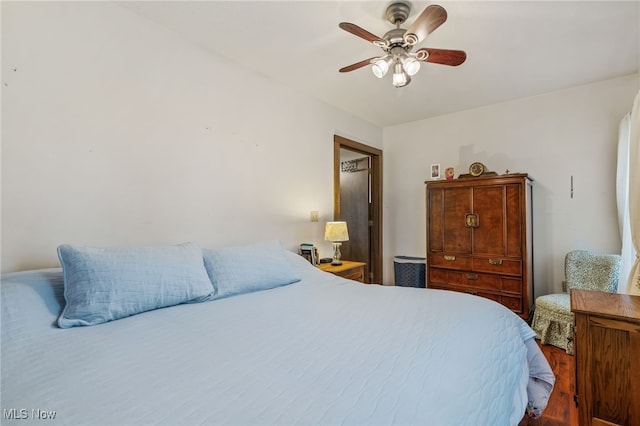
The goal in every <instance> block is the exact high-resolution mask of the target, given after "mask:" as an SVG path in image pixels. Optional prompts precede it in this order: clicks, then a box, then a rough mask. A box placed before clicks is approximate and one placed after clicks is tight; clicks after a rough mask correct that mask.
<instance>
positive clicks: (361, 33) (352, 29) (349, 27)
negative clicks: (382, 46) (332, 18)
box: [338, 22, 384, 43]
mask: <svg viewBox="0 0 640 426" xmlns="http://www.w3.org/2000/svg"><path fill="white" fill-rule="evenodd" d="M338 26H339V27H340V28H342V29H343V30H345V31H347V32H349V33H351V34H353V35H356V36H358V37H360V38H363V39H365V40H367V41H369V42H371V43H373V42H374V41H377V42H384V40H383V39H381V38H380V37H378V36H377V35H375V34H371V33H370V32H369V31H367V30H365V29H364V28H360V27H359V26H357V25H356V24H352V23H351V22H340V24H339V25H338Z"/></svg>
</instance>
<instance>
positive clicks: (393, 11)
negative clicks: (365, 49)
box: [339, 2, 467, 87]
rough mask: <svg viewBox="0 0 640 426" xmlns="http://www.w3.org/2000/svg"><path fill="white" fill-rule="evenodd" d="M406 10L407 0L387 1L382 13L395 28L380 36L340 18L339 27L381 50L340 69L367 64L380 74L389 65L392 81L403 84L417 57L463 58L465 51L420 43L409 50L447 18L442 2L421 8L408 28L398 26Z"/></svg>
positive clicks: (413, 70)
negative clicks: (418, 14) (384, 12)
mask: <svg viewBox="0 0 640 426" xmlns="http://www.w3.org/2000/svg"><path fill="white" fill-rule="evenodd" d="M410 11H411V6H410V4H409V3H406V2H395V3H391V4H390V5H389V6H388V7H387V11H386V14H385V16H386V18H387V20H388V21H389V22H391V23H392V24H394V25H395V26H396V28H394V29H392V30H390V31H388V32H387V33H386V34H385V35H384V36H383V37H378V36H376V35H375V34H371V33H370V32H369V31H367V30H365V29H363V28H360V27H359V26H357V25H356V24H352V23H350V22H341V23H340V25H339V27H340V28H342V29H343V30H345V31H347V32H349V33H351V34H353V35H356V36H358V37H360V38H363V39H365V40H367V41H369V42H371V43H373V44H374V45H376V46H378V47H379V48H381V49H382V50H383V51H384V55H383V56H376V57H373V58H369V59H365V60H363V61H360V62H356V63H355V64H352V65H349V66H346V67H344V68H341V69H340V72H349V71H353V70H357V69H359V68H362V67H364V66H367V65H369V64H371V65H372V67H371V70H372V71H373V74H374V75H375V76H376V77H378V78H382V77H384V76H385V75H386V74H387V72H388V71H389V70H390V69H392V72H393V85H394V86H395V87H404V86H406V85H407V84H409V83H410V82H411V76H413V75H415V74H416V73H417V72H418V70H419V69H420V62H421V61H422V62H432V63H435V64H443V65H450V66H458V65H460V64H461V63H463V62H464V61H465V59H467V54H466V53H465V52H463V51H462V50H449V49H433V48H430V47H424V48H422V49H418V50H416V52H415V53H412V52H411V50H412V49H413V47H414V46H415V45H416V44H418V43H420V42H421V41H423V40H424V39H425V38H426V37H427V35H429V34H431V33H432V32H433V31H435V30H436V28H438V27H439V26H440V25H442V24H443V23H444V21H446V20H447V11H446V10H444V8H443V7H442V6H438V5H435V4H432V5H430V6H427V8H426V9H424V10H423V11H422V13H421V14H420V16H418V18H416V20H415V21H414V22H413V24H411V26H410V27H409V28H407V29H406V30H405V29H403V28H400V25H402V24H403V23H404V22H405V21H406V20H407V17H408V16H409V12H410Z"/></svg>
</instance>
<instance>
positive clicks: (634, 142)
mask: <svg viewBox="0 0 640 426" xmlns="http://www.w3.org/2000/svg"><path fill="white" fill-rule="evenodd" d="M624 126H625V119H623V120H622V122H621V123H620V129H621V139H622V138H623V136H624V132H625V131H626V130H625V129H624ZM628 126H629V130H628V133H629V139H628V146H627V147H626V148H625V147H624V143H623V142H621V141H619V151H618V167H619V174H618V184H619V187H618V203H619V204H618V206H619V208H622V212H619V214H618V216H619V218H621V221H622V225H621V228H622V256H623V266H622V270H621V275H620V287H622V286H623V285H626V288H625V292H626V293H629V294H636V295H640V257H639V253H640V91H639V92H638V94H637V95H636V98H635V100H634V102H633V109H632V110H631V114H630V117H629V124H628ZM620 151H622V155H621V152H620ZM624 151H626V152H627V153H628V161H627V162H626V168H627V172H626V173H625V174H626V175H627V176H628V186H627V188H626V191H627V194H628V196H627V200H626V201H627V206H626V207H625V206H624V205H623V206H621V205H620V199H621V198H624V197H623V194H622V196H621V191H624V187H623V188H620V180H621V174H620V169H624V168H625V162H624V161H622V162H621V161H620V157H621V156H624ZM622 204H625V203H624V202H623V203H622Z"/></svg>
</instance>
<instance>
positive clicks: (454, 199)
mask: <svg viewBox="0 0 640 426" xmlns="http://www.w3.org/2000/svg"><path fill="white" fill-rule="evenodd" d="M443 208H444V210H443V213H442V215H443V236H442V238H443V250H444V251H445V252H454V253H471V232H472V228H470V227H466V226H463V225H464V223H465V217H466V215H467V214H469V213H471V192H470V191H469V189H468V188H447V189H445V190H444V203H443ZM461 225H462V226H461Z"/></svg>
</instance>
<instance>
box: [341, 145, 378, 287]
mask: <svg viewBox="0 0 640 426" xmlns="http://www.w3.org/2000/svg"><path fill="white" fill-rule="evenodd" d="M369 194H370V179H369V157H362V158H358V159H353V160H346V161H341V162H340V199H341V200H342V203H341V208H340V220H344V221H346V222H347V228H348V230H349V241H345V242H344V243H342V257H343V259H347V260H353V261H356V262H365V263H366V264H367V268H366V271H365V277H369V265H371V246H370V241H371V237H370V226H369V224H370V217H369V211H370V196H369ZM365 281H366V279H365Z"/></svg>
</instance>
